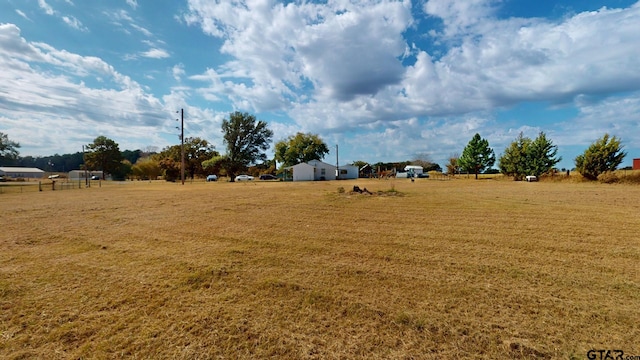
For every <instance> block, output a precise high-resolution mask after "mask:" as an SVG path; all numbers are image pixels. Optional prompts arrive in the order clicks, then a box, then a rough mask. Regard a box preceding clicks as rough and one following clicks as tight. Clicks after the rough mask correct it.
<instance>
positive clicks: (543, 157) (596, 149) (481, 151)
mask: <svg viewBox="0 0 640 360" xmlns="http://www.w3.org/2000/svg"><path fill="white" fill-rule="evenodd" d="M622 148H623V146H622V142H621V140H620V139H619V138H617V137H615V136H610V135H609V134H605V135H603V136H602V137H601V138H600V139H598V140H596V141H595V142H594V143H592V144H591V145H590V146H589V147H588V148H587V149H586V150H585V151H584V153H582V154H580V155H578V156H577V157H576V158H575V159H574V162H575V166H576V167H575V169H576V171H578V172H579V173H580V174H581V175H582V176H584V177H585V178H587V179H589V180H597V179H598V176H600V175H601V174H604V173H607V172H611V171H614V170H616V169H617V168H618V166H620V164H621V163H622V161H623V160H624V158H625V156H626V155H627V153H626V152H625V151H623V150H622ZM557 154H558V147H557V146H556V145H554V144H553V142H552V141H551V139H549V138H548V137H547V135H546V134H545V133H544V132H540V133H539V134H538V137H536V138H535V139H531V138H529V137H525V136H524V135H523V134H522V133H520V134H519V135H518V137H517V138H516V139H515V140H514V141H513V142H511V144H509V146H507V148H506V149H505V150H504V152H503V154H502V156H501V157H500V158H499V159H498V167H499V172H500V173H502V174H504V175H507V176H511V177H513V179H514V180H522V179H524V178H525V177H526V176H529V175H533V176H536V177H540V176H541V175H543V174H548V173H552V172H554V171H556V170H557V169H555V166H556V165H557V164H558V163H559V162H560V161H561V160H562V157H559V156H557ZM495 161H496V157H495V153H494V151H493V149H491V147H490V146H489V142H488V141H487V140H486V139H483V138H482V137H481V136H480V134H477V133H476V134H475V135H474V136H473V138H472V139H471V140H470V141H469V143H468V144H467V146H465V148H464V150H463V151H462V155H460V156H452V157H450V159H449V163H448V164H447V171H448V172H449V173H450V174H456V173H460V172H461V171H465V172H467V173H471V174H475V178H476V179H477V178H478V174H480V173H482V172H484V171H486V170H487V169H490V168H491V167H492V166H493V165H494V164H495Z"/></svg>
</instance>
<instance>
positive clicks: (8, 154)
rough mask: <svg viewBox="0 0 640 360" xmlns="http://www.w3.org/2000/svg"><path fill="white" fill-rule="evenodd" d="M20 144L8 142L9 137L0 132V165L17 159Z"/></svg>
mask: <svg viewBox="0 0 640 360" xmlns="http://www.w3.org/2000/svg"><path fill="white" fill-rule="evenodd" d="M18 148H20V144H18V143H17V142H15V141H11V140H9V135H7V134H5V133H2V132H0V165H2V164H3V163H4V162H5V161H7V162H8V161H13V160H15V159H17V158H18V155H19V154H20V153H19V152H18Z"/></svg>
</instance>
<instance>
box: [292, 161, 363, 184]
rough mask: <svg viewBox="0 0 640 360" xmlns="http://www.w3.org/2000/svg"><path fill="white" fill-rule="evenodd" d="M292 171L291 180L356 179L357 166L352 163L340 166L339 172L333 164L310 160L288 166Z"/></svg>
mask: <svg viewBox="0 0 640 360" xmlns="http://www.w3.org/2000/svg"><path fill="white" fill-rule="evenodd" d="M287 169H291V170H292V171H293V176H292V178H293V181H314V180H315V181H318V180H336V179H341V180H343V179H357V178H358V167H357V166H353V165H344V166H340V170H339V172H340V173H339V174H338V169H337V168H336V166H335V165H331V164H327V163H325V162H322V161H320V160H311V161H309V162H306V163H300V164H297V165H293V166H290V167H288V168H287Z"/></svg>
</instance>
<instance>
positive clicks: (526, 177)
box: [524, 175, 538, 182]
mask: <svg viewBox="0 0 640 360" xmlns="http://www.w3.org/2000/svg"><path fill="white" fill-rule="evenodd" d="M524 178H525V179H526V180H527V181H528V182H531V181H538V178H537V177H536V176H535V175H527V176H525V177H524Z"/></svg>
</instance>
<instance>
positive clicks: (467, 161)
mask: <svg viewBox="0 0 640 360" xmlns="http://www.w3.org/2000/svg"><path fill="white" fill-rule="evenodd" d="M221 131H222V133H223V143H224V145H225V150H226V152H225V153H222V154H221V153H219V152H218V151H217V150H216V149H215V146H213V145H212V144H210V143H209V142H208V141H207V140H204V139H201V138H198V137H193V138H186V139H184V145H172V146H168V147H165V148H164V149H162V150H161V151H156V150H155V148H151V147H150V148H148V149H146V151H142V150H135V151H130V150H125V151H120V149H119V146H118V144H117V143H116V142H115V141H113V140H111V139H109V138H107V137H105V136H98V137H97V138H96V139H95V140H94V141H93V142H92V143H90V144H87V145H86V147H85V148H84V149H85V150H86V151H84V152H77V153H74V154H67V155H58V154H55V155H53V156H48V157H31V156H26V157H20V156H19V152H18V149H19V148H20V144H18V143H16V142H14V141H11V140H10V139H9V137H8V135H6V134H4V133H2V132H0V165H3V166H24V167H37V168H40V169H43V170H45V171H50V172H67V171H70V170H75V169H80V170H85V169H86V170H101V171H103V176H105V175H106V174H109V175H111V177H112V178H113V179H116V180H124V179H126V178H137V179H144V180H148V179H156V178H158V177H159V176H162V177H163V178H164V179H165V180H167V181H175V180H177V179H179V178H180V177H181V169H182V149H183V146H184V160H185V166H184V169H185V170H184V171H185V176H186V177H189V178H191V179H194V178H195V177H198V176H205V175H206V174H209V173H215V174H220V175H226V176H228V177H229V178H230V179H231V181H233V179H234V177H235V175H237V174H239V173H241V172H249V173H251V174H252V175H258V174H264V173H270V174H273V173H275V172H276V171H278V169H280V170H282V169H284V168H285V167H289V166H293V165H296V164H298V163H301V162H308V161H311V160H321V159H323V158H324V156H325V155H327V154H328V153H329V148H328V146H327V145H326V143H324V141H322V139H321V138H320V137H319V136H318V135H315V134H305V133H297V134H295V135H292V136H290V137H288V138H286V139H284V140H281V141H278V142H277V143H276V144H275V147H274V148H275V155H274V159H273V160H270V159H267V156H266V153H265V151H266V150H267V149H268V148H269V144H270V142H271V138H272V137H273V131H272V130H270V129H269V128H268V124H267V123H266V122H264V121H261V120H257V119H256V118H255V116H253V115H251V114H248V113H241V112H238V111H236V112H233V113H231V114H230V115H229V118H228V119H224V120H223V122H222V128H221ZM557 153H558V147H557V146H556V145H554V144H553V142H552V141H551V140H550V139H549V138H548V137H547V135H546V134H545V133H544V132H540V133H539V134H538V137H536V138H535V139H531V138H528V137H525V136H524V135H523V134H522V133H520V134H519V135H518V137H517V138H516V139H514V141H513V142H511V144H509V146H507V147H506V148H505V150H504V152H503V154H502V156H501V157H500V158H499V159H497V161H498V168H499V170H495V169H492V167H493V166H494V164H495V162H496V156H495V152H494V151H493V149H492V148H491V147H490V146H489V142H488V141H487V140H486V139H483V138H482V137H481V136H480V134H475V135H474V136H473V138H472V139H471V140H470V141H469V143H468V144H467V145H466V146H465V148H464V149H463V151H462V154H461V155H457V154H454V155H452V156H450V158H449V162H448V163H447V165H446V172H447V173H448V174H459V173H461V172H466V173H470V174H475V177H476V179H477V178H478V174H481V173H485V172H487V171H492V170H495V172H500V173H502V174H504V175H507V176H511V177H513V179H514V180H522V179H524V177H525V176H528V175H534V176H538V177H539V176H541V175H543V174H547V173H550V172H552V171H555V170H556V169H555V165H557V164H558V163H559V162H560V161H561V160H562V157H559V156H558V155H557ZM625 156H626V152H625V151H623V150H622V143H621V140H620V139H619V138H617V137H615V136H609V134H605V135H604V136H603V137H602V138H600V139H598V140H596V141H595V142H594V143H592V144H591V145H590V146H589V147H588V148H587V149H586V150H585V152H584V153H582V154H580V155H579V156H577V157H576V158H575V160H574V161H575V165H576V170H577V171H578V172H579V173H580V174H582V175H583V176H584V177H585V178H587V179H590V180H595V179H597V178H598V176H599V175H600V174H603V173H607V172H611V171H613V170H615V169H617V167H618V166H619V165H620V164H621V163H622V161H623V159H624V157H625ZM276 163H278V164H280V166H279V168H276ZM353 165H356V166H358V168H362V167H363V166H365V165H369V164H368V163H366V162H364V161H355V162H353ZM407 165H420V166H422V167H423V168H424V170H425V171H431V170H435V171H440V172H442V168H441V167H440V165H438V164H435V163H433V162H431V161H430V159H429V156H428V155H427V154H416V156H415V157H414V159H413V160H411V161H405V162H391V163H384V162H378V163H375V164H372V165H371V166H370V167H369V168H370V170H371V171H376V170H390V169H399V170H400V171H401V170H402V169H404V167H405V166H407Z"/></svg>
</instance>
